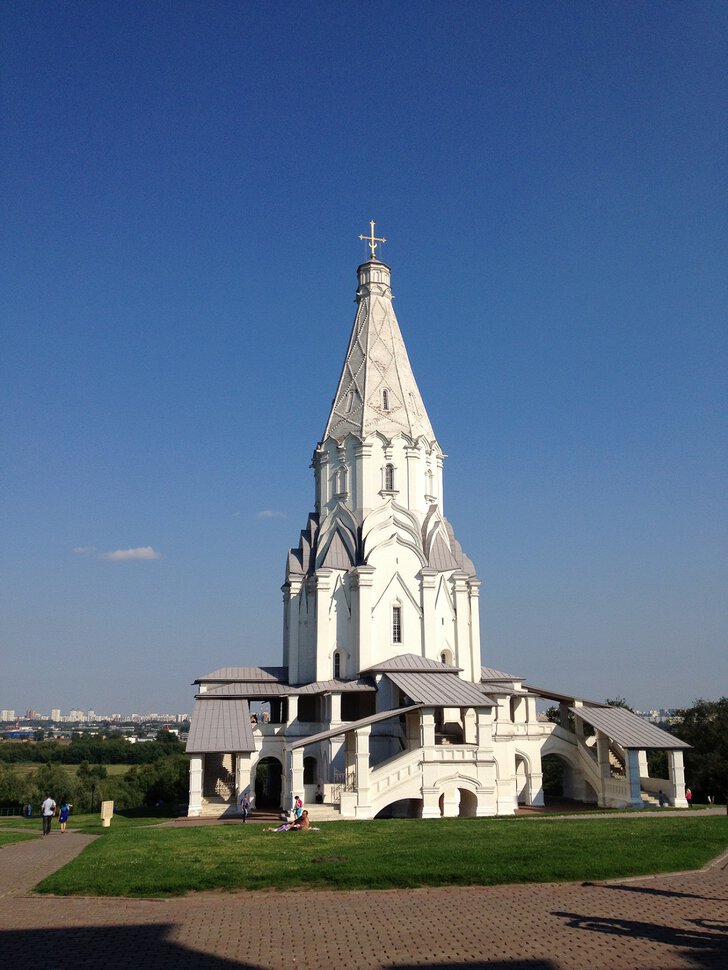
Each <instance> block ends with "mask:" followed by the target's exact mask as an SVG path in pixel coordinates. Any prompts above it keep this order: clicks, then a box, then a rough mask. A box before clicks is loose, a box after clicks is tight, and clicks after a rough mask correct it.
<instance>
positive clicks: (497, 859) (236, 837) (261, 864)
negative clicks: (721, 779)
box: [37, 816, 728, 896]
mask: <svg viewBox="0 0 728 970" xmlns="http://www.w3.org/2000/svg"><path fill="white" fill-rule="evenodd" d="M117 821H119V822H121V820H117V819H114V822H113V823H112V828H111V829H110V830H105V834H104V836H103V838H100V839H98V840H97V841H96V842H94V843H93V844H92V845H90V846H89V847H88V848H87V849H86V850H85V851H84V852H83V854H82V855H81V856H79V857H78V859H76V860H75V861H74V862H72V863H70V864H69V865H68V866H66V867H65V868H63V869H62V870H60V871H59V872H58V873H56V874H55V875H53V876H51V877H50V878H49V879H46V880H45V881H44V882H43V883H41V884H40V886H39V887H37V889H38V891H39V892H45V893H56V894H59V895H73V894H81V895H97V896H104V895H107V896H166V895H181V894H184V893H187V892H196V891H201V890H213V889H223V890H234V889H251V890H252V889H281V890H282V889H293V888H299V887H305V888H308V889H323V888H338V889H392V888H404V887H416V886H448V885H495V884H497V883H518V882H560V881H570V880H601V879H607V878H617V877H623V876H633V875H642V874H646V873H654V872H669V871H676V870H682V869H693V868H697V867H699V866H701V865H704V864H705V863H706V862H708V861H709V860H710V859H711V858H713V857H715V856H717V855H719V854H720V853H721V852H722V851H724V850H725V848H726V846H728V816H727V817H722V816H712V817H702V818H697V817H695V816H693V817H679V818H675V817H671V818H654V817H651V818H644V817H643V818H632V817H630V818H614V819H592V820H587V819H583V820H577V819H568V820H551V819H549V820H546V819H487V820H486V819H480V820H478V819H435V820H416V821H373V822H337V823H333V824H331V823H330V824H328V825H326V824H323V825H322V831H320V832H308V833H297V832H292V833H268V832H264V831H263V829H262V827H261V826H258V825H247V826H244V825H242V824H233V825H223V826H214V827H213V826H211V827H194V828H186V829H183V828H180V829H172V828H168V829H165V828H162V829H159V828H148V827H146V828H145V827H142V826H140V825H133V824H131V823H126V822H121V824H117Z"/></svg>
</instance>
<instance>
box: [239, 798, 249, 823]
mask: <svg viewBox="0 0 728 970" xmlns="http://www.w3.org/2000/svg"><path fill="white" fill-rule="evenodd" d="M240 812H241V814H242V816H243V821H244V822H247V821H248V816H249V815H250V799H249V798H248V796H247V795H246V794H245V792H243V794H242V795H241V796H240Z"/></svg>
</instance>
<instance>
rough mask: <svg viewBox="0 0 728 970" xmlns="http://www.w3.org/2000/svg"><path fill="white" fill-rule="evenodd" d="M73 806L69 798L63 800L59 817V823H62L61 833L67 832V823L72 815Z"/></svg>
mask: <svg viewBox="0 0 728 970" xmlns="http://www.w3.org/2000/svg"><path fill="white" fill-rule="evenodd" d="M72 808H73V805H71V803H70V802H69V800H68V799H67V798H65V797H64V798H62V799H61V812H60V815H59V816H58V821H59V822H60V823H61V832H65V831H66V822H67V821H68V816H69V815H70V814H71V809H72Z"/></svg>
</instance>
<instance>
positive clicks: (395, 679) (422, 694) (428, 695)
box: [387, 671, 495, 707]
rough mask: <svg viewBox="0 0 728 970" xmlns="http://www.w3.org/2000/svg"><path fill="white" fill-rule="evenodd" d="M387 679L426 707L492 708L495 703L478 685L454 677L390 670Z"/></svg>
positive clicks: (453, 675)
mask: <svg viewBox="0 0 728 970" xmlns="http://www.w3.org/2000/svg"><path fill="white" fill-rule="evenodd" d="M387 677H389V679H390V680H391V681H392V683H394V684H396V685H397V687H399V688H400V690H403V691H404V692H405V694H406V695H407V697H409V699H410V700H411V701H413V702H414V703H419V704H425V705H426V706H427V707H493V705H494V704H495V701H494V700H493V699H492V698H491V697H488V695H487V694H486V693H485V691H484V690H483V689H482V687H480V685H479V684H472V683H471V682H470V681H469V680H461V679H460V678H459V677H458V675H457V674H452V673H446V674H439V673H438V674H437V675H433V674H432V673H425V672H424V671H416V672H411V671H403V672H400V671H391V672H390V673H388V674H387Z"/></svg>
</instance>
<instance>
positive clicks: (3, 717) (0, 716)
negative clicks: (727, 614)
mask: <svg viewBox="0 0 728 970" xmlns="http://www.w3.org/2000/svg"><path fill="white" fill-rule="evenodd" d="M14 720H15V711H11V710H2V711H0V721H14Z"/></svg>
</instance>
